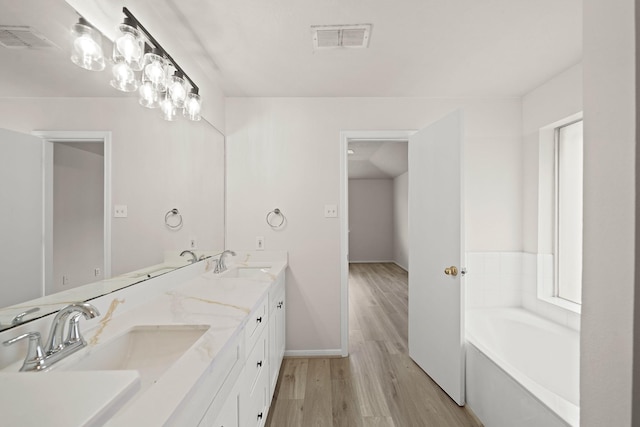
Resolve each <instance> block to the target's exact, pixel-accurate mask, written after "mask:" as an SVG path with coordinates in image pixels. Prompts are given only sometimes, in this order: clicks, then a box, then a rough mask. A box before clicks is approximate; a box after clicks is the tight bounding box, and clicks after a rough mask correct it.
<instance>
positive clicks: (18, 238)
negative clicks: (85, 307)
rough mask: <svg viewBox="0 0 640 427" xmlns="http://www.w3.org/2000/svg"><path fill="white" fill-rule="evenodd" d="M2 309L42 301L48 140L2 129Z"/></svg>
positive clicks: (0, 141)
mask: <svg viewBox="0 0 640 427" xmlns="http://www.w3.org/2000/svg"><path fill="white" fill-rule="evenodd" d="M0 149H1V150H2V155H1V156H0V219H1V220H0V236H2V244H1V245H0V259H2V260H4V261H3V262H2V264H0V265H1V266H2V268H0V285H1V286H0V305H2V306H7V305H13V304H16V303H19V302H21V301H26V300H30V299H33V298H38V297H41V296H42V294H43V286H42V275H43V268H42V267H43V265H42V254H43V241H42V233H43V231H42V228H43V227H42V219H43V213H42V210H43V198H42V192H43V185H42V184H43V178H42V177H43V169H42V141H40V139H39V138H36V137H34V136H31V135H23V134H19V133H16V132H11V131H7V130H5V129H0Z"/></svg>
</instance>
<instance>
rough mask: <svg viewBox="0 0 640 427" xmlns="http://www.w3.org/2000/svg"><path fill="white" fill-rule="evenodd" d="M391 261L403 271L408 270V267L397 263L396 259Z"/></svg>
mask: <svg viewBox="0 0 640 427" xmlns="http://www.w3.org/2000/svg"><path fill="white" fill-rule="evenodd" d="M393 263H394V264H395V265H397V266H398V267H400V268H401V269H403V270H404V271H409V267H405V266H404V265H402V264H400V263H398V261H393Z"/></svg>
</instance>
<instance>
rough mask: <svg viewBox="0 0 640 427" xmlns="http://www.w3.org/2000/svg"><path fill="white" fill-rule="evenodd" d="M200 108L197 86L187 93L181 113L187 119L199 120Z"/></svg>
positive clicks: (200, 102)
mask: <svg viewBox="0 0 640 427" xmlns="http://www.w3.org/2000/svg"><path fill="white" fill-rule="evenodd" d="M201 108H202V101H201V100H200V95H199V94H198V88H195V89H192V90H191V92H189V94H188V95H187V99H186V101H185V102H184V110H183V111H182V115H183V116H185V117H186V118H187V119H189V120H192V121H194V122H197V121H198V120H200V118H201V117H200V109H201Z"/></svg>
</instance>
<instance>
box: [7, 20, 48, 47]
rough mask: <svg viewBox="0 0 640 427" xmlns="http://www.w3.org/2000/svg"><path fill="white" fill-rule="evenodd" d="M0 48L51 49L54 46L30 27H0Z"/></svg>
mask: <svg viewBox="0 0 640 427" xmlns="http://www.w3.org/2000/svg"><path fill="white" fill-rule="evenodd" d="M0 46H2V47H6V48H8V49H52V48H55V47H56V45H55V44H53V43H52V42H51V41H49V40H48V39H47V38H46V37H45V36H43V35H42V34H40V33H39V32H37V31H36V30H34V29H33V28H31V27H17V26H6V25H5V26H0Z"/></svg>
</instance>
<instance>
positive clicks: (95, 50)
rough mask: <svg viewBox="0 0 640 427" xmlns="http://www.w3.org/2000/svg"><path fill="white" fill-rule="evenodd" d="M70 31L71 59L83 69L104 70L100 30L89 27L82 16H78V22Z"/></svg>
mask: <svg viewBox="0 0 640 427" xmlns="http://www.w3.org/2000/svg"><path fill="white" fill-rule="evenodd" d="M71 33H72V35H73V41H72V45H71V61H72V62H73V63H74V64H76V65H77V66H79V67H82V68H84V69H85V70H90V71H102V70H104V67H105V62H104V55H103V53H102V36H101V35H100V32H99V31H98V30H96V29H95V28H93V27H91V26H90V25H89V23H88V22H87V21H86V20H85V19H84V18H80V20H79V22H78V23H77V24H75V25H74V26H73V27H72V28H71Z"/></svg>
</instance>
